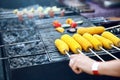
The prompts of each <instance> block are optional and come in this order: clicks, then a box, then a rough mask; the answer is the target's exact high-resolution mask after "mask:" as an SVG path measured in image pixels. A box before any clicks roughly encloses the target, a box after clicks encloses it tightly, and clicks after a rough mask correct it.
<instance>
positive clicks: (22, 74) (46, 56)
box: [0, 9, 120, 80]
mask: <svg viewBox="0 0 120 80" xmlns="http://www.w3.org/2000/svg"><path fill="white" fill-rule="evenodd" d="M5 11H7V12H5ZM66 13H67V14H66V16H64V17H59V16H55V17H54V18H49V17H47V18H44V19H39V18H38V17H37V16H35V17H34V18H32V19H29V18H27V17H26V16H25V17H24V20H23V21H19V20H18V17H17V16H15V15H14V14H12V13H11V10H4V9H1V12H0V14H1V15H0V39H1V40H0V57H1V58H0V64H2V66H1V67H0V69H1V71H2V75H1V79H2V80H4V79H5V80H80V79H82V80H91V79H92V80H96V79H97V80H101V79H102V80H104V79H107V80H117V79H119V78H115V77H108V76H91V75H88V74H85V73H82V74H80V75H76V74H74V73H73V72H72V71H71V69H70V68H69V66H68V61H69V59H68V57H67V56H66V55H61V54H60V53H59V52H58V50H57V48H56V47H55V45H54V40H55V39H56V38H60V36H61V35H62V34H61V33H58V32H57V31H55V29H54V28H53V26H52V24H51V23H52V22H53V21H54V20H59V21H60V22H61V23H64V21H65V20H66V19H67V18H72V19H74V21H79V20H82V21H83V23H82V24H81V25H80V26H84V27H87V26H94V25H93V24H92V23H91V22H90V21H89V20H88V19H87V18H85V17H83V16H80V15H76V13H74V12H73V11H68V12H66ZM68 13H69V14H68ZM109 31H110V32H113V33H115V34H116V35H117V36H118V37H120V34H119V33H120V28H119V27H118V28H113V29H109ZM65 33H67V34H70V35H72V34H73V33H68V32H67V28H66V29H65ZM83 52H84V51H83ZM95 52H96V53H97V54H98V55H100V56H101V57H102V58H103V59H104V60H106V61H107V60H111V59H113V58H112V57H111V56H109V55H108V54H107V53H105V52H104V51H99V52H98V51H95ZM109 52H110V53H112V54H113V55H115V56H117V57H118V58H120V54H119V52H120V51H119V50H116V49H112V50H109ZM84 53H85V54H86V55H87V56H90V57H91V58H93V59H96V60H99V59H98V58H97V57H96V56H95V55H94V54H92V53H86V52H84ZM70 54H72V53H70Z"/></svg>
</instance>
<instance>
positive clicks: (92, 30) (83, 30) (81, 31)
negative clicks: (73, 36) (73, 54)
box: [77, 26, 105, 35]
mask: <svg viewBox="0 0 120 80" xmlns="http://www.w3.org/2000/svg"><path fill="white" fill-rule="evenodd" d="M104 31H105V28H104V27H102V26H97V27H87V28H79V29H78V30H77V33H79V34H81V35H83V34H84V33H90V34H101V33H102V32H104Z"/></svg>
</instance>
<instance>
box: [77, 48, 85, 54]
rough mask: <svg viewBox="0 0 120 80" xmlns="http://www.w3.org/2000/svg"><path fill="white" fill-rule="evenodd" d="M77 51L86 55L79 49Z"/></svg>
mask: <svg viewBox="0 0 120 80" xmlns="http://www.w3.org/2000/svg"><path fill="white" fill-rule="evenodd" d="M77 51H78V52H79V53H80V54H82V55H85V54H84V53H83V52H82V51H81V50H80V49H77Z"/></svg>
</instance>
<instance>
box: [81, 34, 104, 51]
mask: <svg viewBox="0 0 120 80" xmlns="http://www.w3.org/2000/svg"><path fill="white" fill-rule="evenodd" d="M83 37H84V38H86V39H87V40H88V41H89V42H90V43H91V44H92V45H93V47H94V49H95V50H100V47H101V46H102V43H101V42H99V41H98V40H97V39H96V38H94V37H93V36H92V35H91V34H89V33H85V34H83Z"/></svg>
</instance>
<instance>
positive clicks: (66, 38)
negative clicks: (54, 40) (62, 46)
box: [61, 34, 82, 53]
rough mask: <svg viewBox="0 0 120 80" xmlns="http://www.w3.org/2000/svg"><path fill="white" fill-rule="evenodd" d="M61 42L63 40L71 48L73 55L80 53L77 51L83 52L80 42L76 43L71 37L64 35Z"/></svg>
mask: <svg viewBox="0 0 120 80" xmlns="http://www.w3.org/2000/svg"><path fill="white" fill-rule="evenodd" d="M61 40H63V41H64V42H65V43H66V44H67V45H68V46H69V48H70V50H71V51H72V52H73V53H78V51H77V49H80V50H82V48H81V46H80V45H79V43H78V42H76V41H75V40H74V39H73V38H72V37H71V36H69V35H67V34H64V35H62V36H61Z"/></svg>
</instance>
